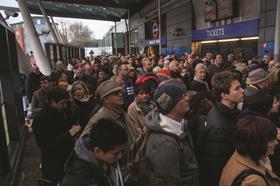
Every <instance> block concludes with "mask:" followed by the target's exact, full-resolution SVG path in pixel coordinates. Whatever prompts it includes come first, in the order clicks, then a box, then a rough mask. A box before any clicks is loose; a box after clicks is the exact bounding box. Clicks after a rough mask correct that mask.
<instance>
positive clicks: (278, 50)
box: [274, 0, 280, 62]
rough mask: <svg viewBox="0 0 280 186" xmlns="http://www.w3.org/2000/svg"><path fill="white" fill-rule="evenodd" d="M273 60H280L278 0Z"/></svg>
mask: <svg viewBox="0 0 280 186" xmlns="http://www.w3.org/2000/svg"><path fill="white" fill-rule="evenodd" d="M274 60H275V61H276V62H280V0H277V7H276V23H275V38H274Z"/></svg>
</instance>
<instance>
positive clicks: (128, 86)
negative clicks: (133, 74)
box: [119, 64, 135, 110]
mask: <svg viewBox="0 0 280 186" xmlns="http://www.w3.org/2000/svg"><path fill="white" fill-rule="evenodd" d="M128 75H129V68H128V66H127V64H122V65H121V66H120V68H119V76H121V77H122V79H123V81H124V85H125V94H124V102H125V103H124V104H125V108H126V110H127V108H128V106H129V105H130V104H131V103H132V102H133V101H134V96H135V93H134V87H133V82H132V80H131V79H130V78H129V76H128Z"/></svg>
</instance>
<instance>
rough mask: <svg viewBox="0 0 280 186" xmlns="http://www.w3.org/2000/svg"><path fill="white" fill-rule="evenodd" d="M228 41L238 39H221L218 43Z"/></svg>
mask: <svg viewBox="0 0 280 186" xmlns="http://www.w3.org/2000/svg"><path fill="white" fill-rule="evenodd" d="M230 41H239V39H221V40H218V42H230Z"/></svg>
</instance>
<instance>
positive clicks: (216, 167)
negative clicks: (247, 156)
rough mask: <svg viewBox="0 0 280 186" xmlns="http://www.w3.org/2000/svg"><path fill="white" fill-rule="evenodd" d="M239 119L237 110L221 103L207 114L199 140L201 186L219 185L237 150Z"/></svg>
mask: <svg viewBox="0 0 280 186" xmlns="http://www.w3.org/2000/svg"><path fill="white" fill-rule="evenodd" d="M237 117H238V111H237V110H232V109H230V108H228V107H226V106H225V105H223V104H222V103H220V102H217V103H216V105H215V106H214V107H213V108H212V109H211V110H210V111H209V113H208V114H207V117H206V123H205V125H204V126H203V127H202V128H201V130H200V134H199V138H198V153H197V154H198V155H199V156H198V161H199V168H200V180H201V183H200V185H202V186H208V185H211V186H217V185H218V183H219V179H220V176H221V173H222V170H223V167H224V166H225V164H226V162H227V161H228V159H229V158H230V156H231V155H232V154H233V152H234V150H235V130H236V129H235V125H236V122H237Z"/></svg>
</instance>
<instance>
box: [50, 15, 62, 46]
mask: <svg viewBox="0 0 280 186" xmlns="http://www.w3.org/2000/svg"><path fill="white" fill-rule="evenodd" d="M50 18H51V22H52V25H53V29H54V31H55V33H56V35H57V37H58V40H59V42H60V43H64V42H63V40H62V38H61V35H60V33H59V32H58V29H57V27H56V24H55V22H54V20H53V17H52V16H50Z"/></svg>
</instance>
